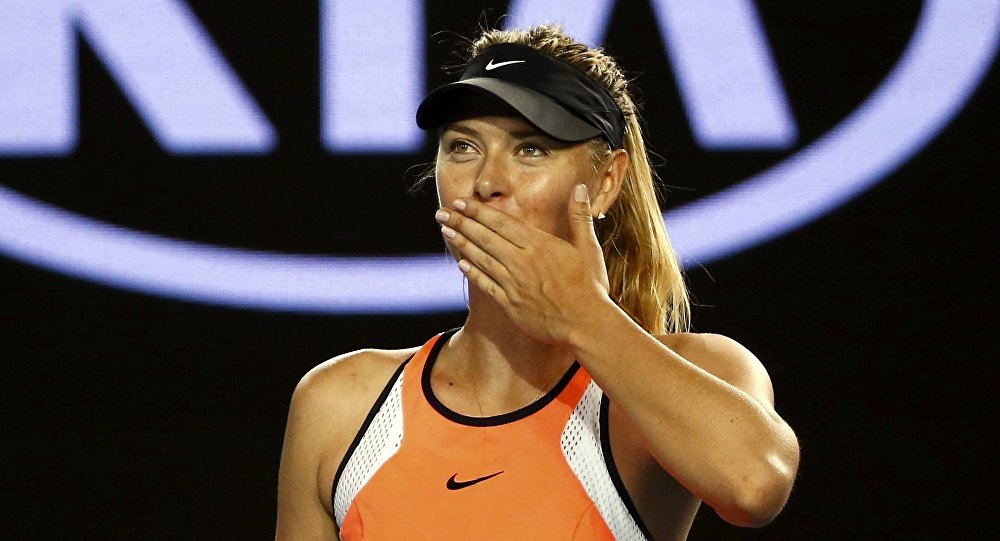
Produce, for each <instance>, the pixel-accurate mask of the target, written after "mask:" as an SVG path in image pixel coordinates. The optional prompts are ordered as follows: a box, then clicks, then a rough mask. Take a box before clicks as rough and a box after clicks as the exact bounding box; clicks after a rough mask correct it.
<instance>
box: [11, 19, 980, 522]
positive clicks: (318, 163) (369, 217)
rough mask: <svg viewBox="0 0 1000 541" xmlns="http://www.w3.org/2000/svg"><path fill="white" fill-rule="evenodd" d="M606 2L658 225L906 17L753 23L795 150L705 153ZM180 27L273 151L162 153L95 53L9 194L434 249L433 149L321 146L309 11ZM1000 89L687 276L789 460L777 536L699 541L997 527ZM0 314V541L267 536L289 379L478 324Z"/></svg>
mask: <svg viewBox="0 0 1000 541" xmlns="http://www.w3.org/2000/svg"><path fill="white" fill-rule="evenodd" d="M304 4H308V5H304ZM620 4H622V5H621V6H619V7H618V8H616V12H615V16H614V18H613V20H612V23H611V29H610V31H609V33H608V37H607V42H606V44H607V48H608V50H609V52H611V53H612V54H615V55H616V56H617V57H619V58H620V60H621V62H622V63H623V64H624V66H625V67H626V68H628V69H629V70H630V71H632V72H634V75H636V77H637V79H636V85H637V87H638V90H639V92H640V101H642V102H643V103H644V111H645V115H646V123H647V131H648V135H649V140H650V142H651V146H652V148H653V149H654V150H655V151H656V153H657V154H659V155H660V156H662V160H661V161H663V162H665V163H664V165H663V166H662V167H660V169H659V171H660V174H661V176H663V177H664V179H665V181H666V182H667V184H669V185H671V186H673V187H674V188H672V189H671V190H670V191H669V193H668V194H667V202H666V203H665V207H664V208H667V207H669V206H672V205H675V204H678V203H681V202H685V201H689V200H693V199H695V198H697V197H700V196H703V195H706V194H709V193H712V192H713V191H716V190H717V189H719V188H721V187H724V186H725V185H727V184H729V183H733V182H737V181H739V180H741V179H743V178H745V177H747V176H748V175H750V174H752V173H754V172H757V171H760V170H762V169H764V168H766V167H768V166H770V165H773V164H774V163H777V162H778V161H780V160H782V159H784V158H786V157H787V156H789V155H791V154H792V153H794V152H795V151H796V150H797V149H801V148H802V147H804V146H805V145H807V144H808V143H809V142H811V141H813V140H815V139H816V138H817V137H819V136H821V135H822V134H823V133H824V132H825V131H826V130H828V129H830V128H831V127H832V126H834V125H835V124H836V123H837V122H839V121H840V120H841V119H842V118H843V117H844V116H846V114H848V113H849V112H850V111H851V110H853V109H854V108H855V107H856V106H857V105H858V104H859V103H860V102H861V101H863V100H864V99H865V97H866V96H867V95H868V94H869V93H870V92H871V91H872V90H873V89H874V87H875V86H876V85H877V84H878V83H879V81H881V80H882V78H884V77H885V75H886V73H887V72H888V71H889V69H891V67H892V66H893V64H894V63H895V62H896V61H897V60H898V57H899V54H900V53H901V52H902V50H903V48H904V47H905V45H906V43H907V41H908V40H909V37H910V33H911V32H912V30H913V27H914V24H915V21H916V17H917V15H918V13H919V9H920V3H919V2H903V1H892V2H878V3H868V2H861V1H857V2H854V1H852V2H836V3H829V4H830V5H827V4H818V3H813V2H801V3H800V2H759V3H758V9H759V10H760V13H761V16H762V17H763V20H764V24H765V26H766V29H767V32H768V37H769V39H770V43H771V46H772V48H773V51H774V55H775V60H776V62H777V64H778V67H779V69H780V70H781V73H782V77H783V79H784V84H785V88H786V91H787V92H788V97H789V100H790V102H791V105H792V109H793V111H794V113H795V117H796V121H797V122H798V125H799V130H800V138H799V142H798V144H797V145H796V147H795V148H793V149H791V150H790V151H788V152H723V153H719V152H714V153H713V152H706V151H704V150H701V149H700V148H699V147H698V146H697V145H696V144H695V142H694V140H693V138H692V137H691V134H690V132H689V129H688V127H687V123H686V121H685V117H684V113H683V109H682V106H681V103H680V98H679V96H678V94H677V90H676V87H675V85H674V82H673V79H672V76H671V73H670V71H669V69H668V67H667V66H668V63H667V62H668V61H667V59H666V57H665V53H664V50H663V46H662V44H661V42H660V40H659V37H658V33H657V31H656V28H655V26H654V23H653V22H652V21H653V18H652V14H651V12H650V10H649V7H648V6H646V4H645V3H644V2H636V3H632V2H629V3H625V2H621V3H620ZM625 4H627V5H625ZM870 4H872V5H870ZM191 7H192V9H193V10H194V11H195V12H196V13H197V15H198V17H199V19H200V20H201V21H202V22H203V23H204V25H205V26H206V27H207V28H208V30H209V32H210V33H211V34H212V37H213V38H214V39H215V40H216V43H217V45H218V46H219V48H220V49H221V50H222V51H223V53H224V54H225V55H226V58H227V59H228V60H229V62H230V63H231V65H232V66H233V67H234V69H235V70H236V71H237V72H238V73H239V74H240V76H241V78H242V80H243V82H244V83H245V84H246V86H247V87H248V88H249V89H250V91H251V93H252V94H253V95H254V97H255V98H256V99H257V100H258V103H259V104H260V105H261V107H262V108H263V109H264V111H265V112H266V113H267V115H268V117H269V118H270V119H271V121H272V123H273V124H274V125H275V128H276V130H277V131H278V134H279V138H280V143H279V146H278V148H277V149H276V150H275V151H274V153H273V154H271V155H268V156H264V157H231V156H208V157H186V158H179V157H176V156H170V155H167V154H165V153H164V152H163V151H162V150H160V149H159V147H158V146H157V145H156V143H155V141H154V140H153V138H152V136H151V135H150V134H149V132H148V130H147V129H146V128H145V126H144V125H143V124H142V123H141V121H140V120H139V119H138V118H137V116H136V115H135V113H134V111H133V109H132V108H131V106H130V105H129V103H128V101H127V100H126V99H125V98H124V97H123V96H122V94H121V92H120V90H119V89H118V87H117V86H116V85H115V83H114V82H113V80H112V79H111V78H110V77H109V76H108V74H107V72H106V71H105V70H104V68H103V66H102V65H101V63H100V61H99V60H98V59H97V58H96V57H95V56H94V55H93V54H92V53H91V52H90V51H89V49H88V47H87V45H86V43H85V41H83V40H81V59H80V85H81V126H82V128H81V140H80V144H79V147H78V149H77V151H76V152H75V153H74V154H73V155H71V156H69V157H67V158H60V159H51V158H50V159H42V158H36V159H11V158H7V159H3V160H0V173H2V178H0V182H3V183H4V184H5V185H7V186H9V187H12V188H14V189H16V190H18V191H21V192H23V193H25V194H28V195H31V196H33V197H36V198H39V199H42V200H46V201H49V202H52V203H55V204H58V205H60V206H62V207H65V208H68V209H71V210H73V211H75V212H78V213H81V214H86V215H89V216H94V217H97V218H100V219H103V220H107V221H111V222H114V223H119V224H122V225H126V226H129V227H134V228H137V229H143V230H147V231H154V232H159V233H163V234H168V235H172V236H177V237H181V238H189V239H196V240H200V241H205V242H212V243H218V244H227V245H234V246H242V247H249V248H256V249H273V250H287V251H296V252H314V253H354V254H374V253H412V252H433V251H439V250H440V249H441V248H440V241H439V237H438V233H437V231H436V227H435V226H434V222H433V218H432V214H433V210H434V208H435V206H434V205H435V203H434V200H433V196H432V194H430V193H422V194H417V195H412V194H409V193H408V192H407V190H406V186H407V184H408V183H409V182H410V181H411V180H412V178H413V175H412V174H408V173H407V168H408V167H410V166H412V165H414V164H420V163H426V162H427V161H429V160H430V159H431V157H432V152H431V151H432V145H431V142H430V141H428V146H427V147H426V148H425V150H424V152H422V153H421V154H420V155H396V156H357V155H353V156H352V155H332V154H330V153H328V152H326V151H324V150H322V148H321V147H320V139H319V126H318V118H319V114H318V107H319V106H318V103H319V90H318V69H317V66H318V62H319V59H318V51H319V47H318V39H319V36H318V28H317V27H318V24H317V6H316V5H313V3H299V4H298V5H296V6H295V7H289V6H285V5H284V4H282V5H280V6H278V5H270V3H266V2H246V1H244V2H236V1H213V2H211V3H208V2H202V3H197V4H196V3H193V2H192V6H191ZM484 10H485V12H486V16H485V19H486V20H487V21H490V22H492V21H495V20H496V19H497V18H498V17H499V16H500V15H501V14H502V13H503V12H504V6H503V3H495V4H487V3H484V2H471V3H465V4H463V5H462V6H461V7H459V6H458V5H450V4H449V5H447V6H445V5H444V4H439V3H431V4H430V5H429V7H428V8H427V17H428V19H427V21H428V23H427V29H428V33H432V32H436V31H440V30H448V31H454V32H458V33H459V34H462V35H469V34H470V33H471V31H472V30H473V28H474V27H475V25H476V23H477V22H478V21H480V20H481V19H482V14H483V12H484ZM0 16H2V15H0ZM446 37H447V36H441V35H435V36H430V37H428V55H429V62H428V65H429V66H431V68H429V69H430V72H429V80H428V84H429V85H436V84H439V83H441V82H443V81H445V80H446V79H447V77H446V76H444V75H443V74H442V73H441V72H440V70H438V69H437V68H436V66H438V65H440V64H441V62H442V61H443V60H445V59H446V58H447V51H448V48H447V46H442V45H441V41H442V39H445V38H446ZM996 83H997V74H996V70H994V71H993V72H992V73H991V74H990V75H989V76H988V77H987V78H986V80H985V81H984V83H983V84H982V85H981V86H980V88H979V89H978V90H977V92H976V93H975V95H974V96H973V97H972V99H971V101H969V103H968V104H967V105H966V106H965V107H964V109H963V110H962V111H961V113H960V114H959V115H958V116H957V117H956V118H955V119H954V121H952V122H951V123H950V125H949V126H948V127H947V128H946V129H945V130H944V131H943V132H942V133H941V134H940V135H939V136H938V137H936V138H935V139H934V140H933V141H932V142H931V143H930V144H929V145H928V146H927V147H925V148H924V149H923V150H922V151H921V152H920V153H919V154H918V155H917V156H915V157H914V158H913V159H912V160H911V161H909V162H908V163H906V164H905V165H903V166H901V167H900V168H899V169H897V170H895V171H894V172H892V173H891V174H889V175H888V176H887V177H885V179H884V180H883V181H882V182H880V183H879V184H877V185H876V186H875V187H874V188H872V189H871V190H869V191H867V192H865V193H864V194H862V195H861V196H859V197H857V198H855V199H853V200H852V201H850V202H849V203H847V204H846V205H844V206H842V207H841V208H839V209H837V210H835V211H833V212H832V213H830V214H828V215H826V216H824V217H822V218H820V219H818V220H816V221H814V222H812V223H810V224H808V225H806V226H804V227H802V228H801V229H799V230H797V231H795V232H793V233H791V234H789V235H786V236H783V237H781V238H779V239H776V240H773V241H771V242H769V243H766V244H764V245H761V246H757V247H755V248H753V249H750V250H748V251H746V252H743V253H740V254H738V255H735V256H732V257H730V258H728V259H725V260H722V261H716V262H711V263H708V264H706V265H705V266H704V267H703V268H701V267H697V266H694V267H692V268H690V269H689V276H688V278H689V280H690V286H691V289H692V292H693V294H694V296H695V298H696V300H697V302H698V307H697V308H696V310H695V327H696V330H698V331H704V332H719V333H723V334H726V335H729V336H732V337H734V338H736V339H737V340H739V341H740V342H742V343H743V344H745V345H746V346H747V347H749V348H750V349H751V350H752V351H754V352H755V353H756V354H757V356H758V357H760V358H761V359H762V360H763V362H764V363H765V365H766V366H767V368H768V370H769V372H770V374H771V378H772V380H773V383H774V387H775V393H776V398H777V407H778V411H779V413H781V414H782V415H783V416H784V417H785V418H786V419H787V420H788V421H789V423H790V424H791V425H792V427H793V428H794V429H795V430H796V432H797V434H798V436H799V439H800V443H801V446H802V465H801V469H800V471H799V477H798V480H797V482H796V488H795V490H794V492H793V494H792V497H791V500H790V501H789V503H788V505H787V507H786V509H785V511H784V513H783V514H782V515H781V516H779V518H778V519H777V520H776V521H775V522H774V523H773V524H771V525H770V526H768V527H766V528H764V529H760V530H742V529H738V528H733V527H730V526H728V525H725V524H724V523H722V522H721V521H720V520H719V519H718V518H717V517H715V515H714V513H713V512H712V511H711V509H709V508H707V507H703V509H702V511H701V512H700V514H699V516H698V518H697V520H696V522H695V525H694V528H693V530H692V533H691V536H690V539H692V540H695V539H718V538H722V539H758V538H759V539H843V538H856V539H881V538H889V537H891V538H909V539H937V538H941V537H944V536H951V537H953V538H959V539H986V538H987V536H988V534H990V533H993V534H994V535H995V533H994V532H995V530H996V528H995V526H993V525H992V524H991V518H992V517H993V515H994V507H995V501H996V499H995V496H994V492H993V491H992V490H990V489H991V488H992V485H991V484H989V477H990V472H991V471H993V469H994V468H993V463H994V462H995V459H994V458H993V457H995V452H994V447H993V446H992V445H991V444H990V443H989V441H988V440H990V438H989V435H990V434H991V433H993V432H994V427H995V422H994V417H993V414H992V408H991V407H990V406H991V405H992V403H993V399H992V387H993V385H994V384H995V381H996V369H995V362H996V360H997V351H996V347H995V345H994V344H995V336H993V335H994V333H993V331H992V329H991V325H992V323H991V322H995V321H996V318H995V315H996V314H995V310H994V309H993V305H994V301H995V295H996V289H995V288H994V287H993V278H994V274H995V273H994V272H993V257H994V256H995V252H996V250H995V245H996V242H995V239H996V237H995V228H994V220H995V210H996V206H995V204H994V203H993V199H992V197H991V195H990V194H993V193H995V190H994V189H991V186H992V182H993V181H994V180H995V179H996V175H997V172H998V171H1000V166H998V163H997V157H996V154H997V144H996V141H997V129H996V119H995V116H994V112H995V108H996V104H997V101H996V98H997V85H996ZM374 209H378V211H377V212H375V211H374ZM668 228H669V224H668ZM360 231H363V232H364V233H363V234H362V233H361V232H360ZM0 308H2V312H0V318H2V319H0V329H2V330H0V357H2V360H0V411H2V412H3V415H2V421H0V423H2V424H0V434H2V435H3V442H4V443H3V445H2V449H3V455H2V457H0V458H2V459H0V498H2V500H0V537H2V538H5V539H56V538H77V539H80V538H84V539H89V538H101V539H139V538H143V539H210V538H212V539H220V538H221V539H269V538H272V537H273V527H274V512H275V489H276V476H277V465H278V459H279V454H280V450H281V439H282V434H283V430H284V422H285V415H286V412H287V405H288V399H289V398H290V395H291V392H292V389H293V387H294V385H295V384H296V382H297V381H298V379H299V378H300V377H301V376H302V374H304V373H305V372H306V371H307V370H308V369H309V368H311V367H312V366H314V365H315V364H317V363H319V362H321V361H323V360H325V359H327V358H329V357H332V356H334V355H337V354H340V353H344V352H347V351H350V350H353V349H358V348H362V347H383V348H393V347H408V346H412V345H417V344H420V343H423V341H425V340H426V339H427V338H428V337H429V336H431V335H432V334H433V333H435V332H438V331H441V330H444V329H447V328H451V327H454V326H457V325H460V324H461V322H462V320H463V314H461V313H445V314H429V315H421V316H408V317H403V316H385V315H367V316H366V315H354V316H349V317H348V316H339V317H336V316H323V315H296V314H288V313H270V312H262V311H254V310H235V309H227V308H223V307H213V306H204V305H195V304H190V303H183V302H178V301H172V300H166V299H160V298H154V297H150V296H145V295H142V294H137V293H130V292H124V291H120V290H115V289H110V288H105V287H101V286H96V285H93V284H90V283H86V282H82V281H78V280H76V279H73V278H69V277H66V276H62V275H58V274H54V273H50V272H48V271H44V270H40V269H38V268H35V267H31V266H27V265H24V264H22V263H19V262H16V261H13V260H10V259H4V258H0ZM989 537H990V538H992V537H993V536H992V535H990V536H989Z"/></svg>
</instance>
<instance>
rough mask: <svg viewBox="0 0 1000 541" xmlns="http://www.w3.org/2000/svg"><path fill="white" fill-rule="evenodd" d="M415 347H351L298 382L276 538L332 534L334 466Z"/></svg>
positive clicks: (281, 472) (285, 449)
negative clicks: (393, 348)
mask: <svg viewBox="0 0 1000 541" xmlns="http://www.w3.org/2000/svg"><path fill="white" fill-rule="evenodd" d="M417 349H418V348H412V349H405V350H374V349H365V350H360V351H355V352H352V353H348V354H345V355H341V356H339V357H335V358H333V359H330V360H328V361H326V362H324V363H321V364H320V365H318V366H316V367H315V368H313V369H312V370H310V371H309V372H308V373H306V375H305V376H303V377H302V379H301V380H299V383H298V385H296V387H295V391H294V392H293V393H292V400H291V405H290V406H289V410H288V422H287V425H286V427H285V441H284V444H283V446H282V450H281V465H280V467H279V473H278V521H277V530H276V536H275V538H276V539H331V538H333V537H335V536H336V525H335V523H334V520H333V517H332V505H331V501H330V500H331V495H330V489H331V487H332V485H331V483H332V481H333V477H334V474H335V472H336V470H337V467H338V466H339V465H340V462H341V461H342V460H343V458H344V455H345V454H346V452H347V448H348V447H349V446H350V444H351V441H353V439H354V436H355V434H356V433H357V432H358V430H359V429H360V428H361V424H362V423H363V422H364V419H365V417H366V416H367V415H368V411H369V410H370V409H371V407H372V405H373V404H374V403H375V400H376V399H377V398H378V396H379V394H380V393H381V391H382V389H383V388H385V385H386V384H387V383H388V382H389V380H390V379H391V378H392V375H393V374H394V373H395V372H396V370H398V369H399V367H400V365H402V364H403V363H404V362H405V361H406V359H408V358H409V357H410V356H411V355H412V354H413V353H414V352H415V351H417Z"/></svg>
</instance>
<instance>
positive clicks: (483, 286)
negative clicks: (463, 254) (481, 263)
mask: <svg viewBox="0 0 1000 541" xmlns="http://www.w3.org/2000/svg"><path fill="white" fill-rule="evenodd" d="M458 268H459V269H461V270H462V274H464V275H465V277H466V279H468V280H469V283H470V284H472V285H474V286H475V287H477V288H479V289H480V290H481V291H483V292H484V293H486V294H487V295H489V296H490V297H493V299H494V300H496V301H497V302H499V303H501V304H509V299H508V298H507V292H506V291H504V289H503V288H502V287H500V284H498V283H497V282H496V281H495V280H493V279H492V278H490V276H489V275H487V274H486V273H485V272H483V271H482V270H480V269H479V268H478V267H476V266H475V265H473V264H471V263H469V261H468V260H466V259H463V260H461V261H459V262H458Z"/></svg>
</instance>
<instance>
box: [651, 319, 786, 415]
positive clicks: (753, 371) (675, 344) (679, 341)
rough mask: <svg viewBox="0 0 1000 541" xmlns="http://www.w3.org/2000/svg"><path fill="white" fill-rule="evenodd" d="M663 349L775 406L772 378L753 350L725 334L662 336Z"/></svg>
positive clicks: (660, 337)
mask: <svg viewBox="0 0 1000 541" xmlns="http://www.w3.org/2000/svg"><path fill="white" fill-rule="evenodd" d="M657 339H659V340H660V342H661V343H663V345H665V346H667V347H668V348H670V349H671V350H673V351H674V352H675V353H677V354H678V355H680V356H681V357H684V358H685V359H686V360H688V361H689V362H691V363H693V364H695V365H697V366H698V367H700V368H702V369H703V370H705V371H706V372H709V373H710V374H712V375H714V376H716V377H718V378H719V379H721V380H723V381H725V382H727V383H729V384H730V385H733V386H735V387H739V388H740V389H742V390H744V391H746V392H747V393H749V394H750V395H751V396H753V397H754V398H756V399H757V400H759V401H761V402H762V403H765V404H768V405H773V404H774V391H773V388H772V386H771V378H770V376H769V375H768V373H767V369H765V368H764V364H763V363H762V362H761V361H760V359H758V358H757V356H756V355H754V354H753V353H752V352H751V351H750V350H749V349H747V348H746V347H744V346H743V344H740V343H739V342H737V341H736V340H734V339H732V338H730V337H728V336H723V335H721V334H711V333H690V332H687V333H675V334H666V335H661V336H658V337H657Z"/></svg>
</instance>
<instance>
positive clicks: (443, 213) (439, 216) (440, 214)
mask: <svg viewBox="0 0 1000 541" xmlns="http://www.w3.org/2000/svg"><path fill="white" fill-rule="evenodd" d="M434 218H435V219H436V220H437V221H439V222H447V221H448V218H451V214H448V211H447V210H439V211H437V212H435V213H434Z"/></svg>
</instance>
